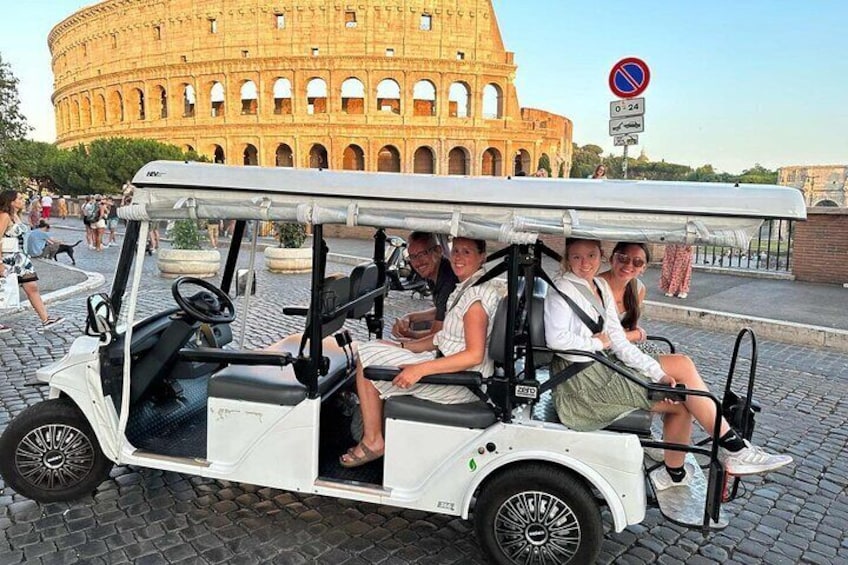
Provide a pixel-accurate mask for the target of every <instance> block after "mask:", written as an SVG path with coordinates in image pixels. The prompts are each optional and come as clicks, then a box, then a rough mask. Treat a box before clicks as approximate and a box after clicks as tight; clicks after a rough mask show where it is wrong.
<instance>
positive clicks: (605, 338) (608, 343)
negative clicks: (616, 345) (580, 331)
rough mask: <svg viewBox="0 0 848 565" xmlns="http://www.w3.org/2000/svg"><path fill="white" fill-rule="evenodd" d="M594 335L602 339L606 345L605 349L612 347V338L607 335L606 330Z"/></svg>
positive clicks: (602, 342) (602, 343)
mask: <svg viewBox="0 0 848 565" xmlns="http://www.w3.org/2000/svg"><path fill="white" fill-rule="evenodd" d="M592 337H594V338H595V339H599V340H601V345H603V346H604V349H609V348H610V347H612V340H610V337H609V335H607V333H606V332H601V333H596V334H595V335H593V336H592Z"/></svg>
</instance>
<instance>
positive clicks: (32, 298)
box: [22, 282, 47, 322]
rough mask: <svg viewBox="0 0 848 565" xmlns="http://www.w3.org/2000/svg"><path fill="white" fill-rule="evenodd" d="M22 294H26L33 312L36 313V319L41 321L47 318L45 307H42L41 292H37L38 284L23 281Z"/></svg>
mask: <svg viewBox="0 0 848 565" xmlns="http://www.w3.org/2000/svg"><path fill="white" fill-rule="evenodd" d="M22 286H23V288H24V294H26V296H27V299H28V300H29V303H30V304H32V308H33V309H34V310H35V313H36V314H38V319H39V320H41V321H42V322H43V321H44V320H46V319H47V308H45V307H44V301H43V300H41V294H39V292H38V284H36V283H35V282H28V283H24V284H23V285H22Z"/></svg>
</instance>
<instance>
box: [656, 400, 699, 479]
mask: <svg viewBox="0 0 848 565" xmlns="http://www.w3.org/2000/svg"><path fill="white" fill-rule="evenodd" d="M651 410H652V411H654V412H659V413H661V414H662V415H663V440H664V441H667V442H669V443H679V444H681V445H689V444H690V443H691V442H692V415H691V414H690V413H689V410H687V409H686V406H685V405H683V404H669V403H667V402H658V403H656V404H655V405H654V406H653V407H652V408H651ZM685 458H686V453H685V452H683V451H674V450H671V449H669V450H667V451H666V452H665V464H666V465H667V466H669V467H682V466H683V460H684V459H685Z"/></svg>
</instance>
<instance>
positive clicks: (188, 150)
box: [183, 145, 194, 153]
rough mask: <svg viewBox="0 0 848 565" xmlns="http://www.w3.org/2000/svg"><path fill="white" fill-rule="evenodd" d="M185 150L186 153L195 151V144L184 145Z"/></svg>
mask: <svg viewBox="0 0 848 565" xmlns="http://www.w3.org/2000/svg"><path fill="white" fill-rule="evenodd" d="M183 151H184V152H185V153H192V152H193V151H194V146H193V145H185V146H183Z"/></svg>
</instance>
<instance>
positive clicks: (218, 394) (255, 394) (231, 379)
mask: <svg viewBox="0 0 848 565" xmlns="http://www.w3.org/2000/svg"><path fill="white" fill-rule="evenodd" d="M302 337H303V334H293V335H290V336H289V337H287V338H285V339H282V340H280V341H278V342H277V343H274V344H272V345H269V346H268V347H266V348H265V351H274V352H282V353H290V354H291V355H292V357H297V355H298V352H299V351H300V342H301V339H302ZM321 345H322V348H323V354H324V357H325V358H327V360H328V361H329V370H328V371H327V374H326V375H320V376H319V377H318V393H319V394H320V395H321V396H322V397H323V396H324V395H325V394H327V393H329V392H332V391H333V390H335V389H336V387H338V386H339V384H341V382H342V381H343V380H344V379H345V377H346V376H347V375H348V374H349V372H350V370H351V369H352V367H351V366H350V363H349V361H348V359H349V356H348V355H346V354H345V352H344V351H343V350H342V348H341V347H339V345H338V344H337V343H336V340H335V338H333V337H332V336H329V337H326V338H324V339H323V340H322V341H321ZM307 393H308V391H307V389H306V385H304V384H303V383H301V382H300V381H298V380H297V376H296V375H295V373H294V366H293V365H286V366H284V367H278V366H273V365H230V366H229V367H227V368H225V369H222V370H221V371H218V373H216V374H215V375H213V376H212V378H210V379H209V396H211V397H215V398H227V399H230V400H245V401H248V402H261V403H264V404H277V405H280V406H295V405H297V404H299V403H300V402H301V401H302V400H304V399H305V398H306V396H307Z"/></svg>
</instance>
